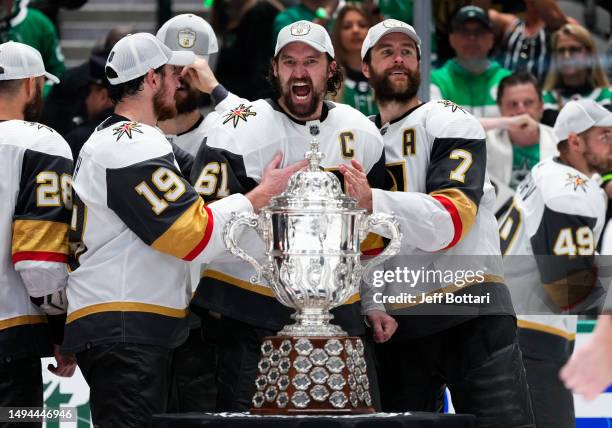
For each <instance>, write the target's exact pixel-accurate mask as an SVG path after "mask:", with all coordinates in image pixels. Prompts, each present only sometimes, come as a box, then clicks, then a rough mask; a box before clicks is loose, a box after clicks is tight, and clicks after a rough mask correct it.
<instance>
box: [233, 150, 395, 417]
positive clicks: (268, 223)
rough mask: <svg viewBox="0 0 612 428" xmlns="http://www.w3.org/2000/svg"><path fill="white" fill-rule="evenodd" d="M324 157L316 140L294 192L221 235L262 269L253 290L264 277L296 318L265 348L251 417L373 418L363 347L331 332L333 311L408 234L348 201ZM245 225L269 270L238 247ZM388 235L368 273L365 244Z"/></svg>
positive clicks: (237, 220)
mask: <svg viewBox="0 0 612 428" xmlns="http://www.w3.org/2000/svg"><path fill="white" fill-rule="evenodd" d="M323 156H324V155H323V153H321V152H319V144H318V142H317V141H316V139H313V140H312V143H311V147H310V150H309V151H308V152H307V153H306V158H307V159H308V160H309V167H308V168H307V169H306V170H304V171H299V172H297V173H295V174H294V175H293V176H292V177H291V178H290V179H289V184H288V186H287V190H286V191H285V192H284V193H282V194H281V195H279V196H276V197H274V198H272V200H271V203H270V205H268V206H267V207H265V208H263V209H262V210H261V212H260V213H259V215H255V214H246V213H242V214H235V213H234V215H233V217H232V219H230V221H229V222H228V223H227V224H226V226H225V229H224V230H223V238H224V241H225V245H226V246H227V248H228V249H229V250H230V251H231V252H232V253H233V254H234V255H236V256H238V257H239V258H241V259H243V260H246V261H247V262H249V263H250V264H251V265H252V266H253V267H254V268H255V275H253V276H252V277H251V282H253V283H258V282H261V278H262V277H263V278H265V279H266V280H267V281H268V283H269V284H270V287H271V288H272V290H273V292H274V295H275V296H276V298H277V299H278V300H279V301H280V302H281V303H282V304H283V305H285V306H288V307H290V308H293V309H295V310H296V312H295V313H294V314H293V315H292V318H293V319H295V321H296V322H295V323H294V324H291V325H287V326H285V327H284V328H283V329H282V330H281V331H280V332H279V333H278V335H277V336H272V337H266V338H265V339H264V341H263V343H262V345H261V359H260V361H259V364H258V375H257V378H256V379H255V385H256V387H257V392H256V393H255V395H254V397H253V406H254V407H253V408H252V409H251V412H252V413H257V414H313V413H314V414H350V413H371V412H373V409H372V407H371V404H372V402H371V396H370V392H369V380H368V376H367V373H366V362H365V356H364V347H363V343H362V341H361V339H360V338H358V337H348V335H347V333H346V332H345V331H344V330H343V329H342V328H341V327H339V326H337V325H334V324H331V323H330V320H331V319H332V318H333V315H332V314H331V313H330V312H329V311H330V310H331V309H333V308H335V307H336V306H339V305H342V304H343V303H345V302H346V301H347V300H348V299H349V297H351V296H352V295H354V294H355V293H356V292H357V291H358V287H359V283H360V280H361V278H362V276H365V277H366V278H369V277H370V273H371V271H372V270H373V269H374V267H375V265H377V264H379V263H382V262H383V261H384V260H386V259H387V258H389V257H392V256H394V255H395V254H397V253H398V252H399V247H400V240H401V236H402V235H401V233H400V230H399V227H398V224H397V221H396V220H395V219H394V218H393V217H392V216H390V215H385V214H371V215H367V213H366V211H365V210H363V209H360V208H358V207H357V203H356V201H355V199H353V198H349V197H347V196H345V195H344V194H343V193H342V188H341V185H340V181H339V180H338V178H337V177H336V176H335V175H334V174H332V173H330V172H326V171H323V170H322V169H321V167H320V162H321V159H322V158H323ZM244 226H246V227H250V228H253V229H255V230H256V231H257V233H258V234H259V236H260V237H261V238H262V240H263V242H264V245H265V259H264V261H263V262H262V263H261V264H260V262H259V261H258V260H257V259H256V258H255V257H254V256H252V255H249V254H247V253H246V252H245V251H244V250H243V249H242V248H240V247H239V246H238V244H237V239H236V235H237V233H238V231H239V230H240V229H241V228H242V227H244ZM380 227H383V228H387V229H388V231H389V232H390V234H391V237H392V238H391V241H390V242H389V243H388V245H387V246H386V248H385V249H384V250H383V251H382V252H381V254H379V255H378V256H376V257H374V258H373V259H371V260H370V261H369V262H368V264H367V265H366V266H365V268H364V267H362V265H361V263H360V256H361V251H360V244H361V242H362V241H363V240H364V238H365V237H366V235H367V234H368V233H369V232H371V231H374V230H379V228H380ZM259 257H260V259H261V255H259Z"/></svg>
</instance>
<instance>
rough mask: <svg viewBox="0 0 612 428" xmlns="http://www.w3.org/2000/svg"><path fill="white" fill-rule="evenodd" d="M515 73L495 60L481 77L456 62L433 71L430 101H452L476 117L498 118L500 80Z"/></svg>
mask: <svg viewBox="0 0 612 428" xmlns="http://www.w3.org/2000/svg"><path fill="white" fill-rule="evenodd" d="M510 74H512V72H511V71H510V70H506V69H505V68H503V67H502V66H501V65H499V64H498V63H497V62H495V61H490V62H489V67H488V68H487V69H486V70H485V71H484V72H483V73H480V74H474V73H472V72H471V71H468V70H466V69H465V68H463V67H462V66H460V65H459V63H458V62H457V61H456V60H455V59H451V60H448V61H446V63H445V64H444V66H442V67H440V68H438V69H437V70H434V71H432V73H431V88H430V91H431V92H430V94H431V95H430V98H431V99H432V100H439V99H444V100H450V101H452V102H454V103H455V104H458V105H460V106H461V107H463V108H465V109H466V110H467V111H469V112H470V113H472V114H473V115H474V116H476V117H497V116H499V115H500V114H499V109H498V107H497V104H496V103H495V99H496V97H497V86H498V85H499V82H500V80H502V79H503V78H504V77H506V76H509V75H510Z"/></svg>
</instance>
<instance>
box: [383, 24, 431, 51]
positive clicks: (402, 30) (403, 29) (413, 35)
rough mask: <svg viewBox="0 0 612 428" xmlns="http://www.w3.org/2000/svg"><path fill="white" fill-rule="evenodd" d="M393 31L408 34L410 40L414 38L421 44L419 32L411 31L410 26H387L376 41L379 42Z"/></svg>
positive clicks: (414, 40)
mask: <svg viewBox="0 0 612 428" xmlns="http://www.w3.org/2000/svg"><path fill="white" fill-rule="evenodd" d="M391 33H402V34H405V35H407V36H408V37H410V40H412V41H413V42H415V43H416V44H417V46H418V45H420V44H421V38H420V37H419V36H418V34H416V33H414V32H412V31H410V29H409V28H406V27H393V28H387V29H386V30H385V31H383V33H382V34H381V35H380V36H379V37H378V40H377V41H376V43H378V42H379V41H380V39H382V38H383V37H385V36H386V35H387V34H391Z"/></svg>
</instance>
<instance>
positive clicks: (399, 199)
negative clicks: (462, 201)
mask: <svg viewBox="0 0 612 428" xmlns="http://www.w3.org/2000/svg"><path fill="white" fill-rule="evenodd" d="M372 211H373V212H374V213H386V214H392V215H394V216H395V218H396V219H397V220H398V222H399V225H400V230H401V232H402V234H403V235H404V239H402V244H408V243H409V244H410V246H412V247H417V248H419V249H421V250H423V251H430V252H431V251H438V250H440V249H443V248H446V247H447V246H448V245H449V244H450V243H451V241H452V239H453V236H454V233H455V227H454V225H453V221H452V219H451V216H450V214H449V213H448V211H447V210H446V209H445V208H444V206H443V205H442V204H441V203H440V202H439V201H437V200H436V199H434V198H433V197H431V196H429V195H426V194H424V193H417V192H390V191H387V190H380V189H372ZM376 233H378V234H379V235H383V236H386V235H387V232H386V230H384V229H382V228H381V230H377V231H376ZM387 237H388V236H387Z"/></svg>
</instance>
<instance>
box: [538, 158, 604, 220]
mask: <svg viewBox="0 0 612 428" xmlns="http://www.w3.org/2000/svg"><path fill="white" fill-rule="evenodd" d="M532 176H533V180H534V182H535V184H536V186H538V188H539V189H540V192H541V194H542V196H543V198H544V202H545V203H546V202H547V201H550V200H556V203H559V201H563V202H562V205H563V207H564V208H565V209H567V210H569V211H575V210H578V211H580V210H582V209H583V208H586V206H584V205H583V204H581V202H585V201H591V200H592V199H593V198H596V199H597V200H599V199H600V198H601V195H602V191H601V188H600V187H599V184H598V183H597V182H596V181H595V180H591V179H590V178H589V177H587V176H586V175H584V174H582V173H581V172H580V171H578V170H576V169H574V168H571V167H569V166H567V165H563V164H560V163H559V162H557V161H555V160H553V159H546V160H544V161H541V162H539V163H538V164H537V165H536V166H535V167H533V170H532Z"/></svg>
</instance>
